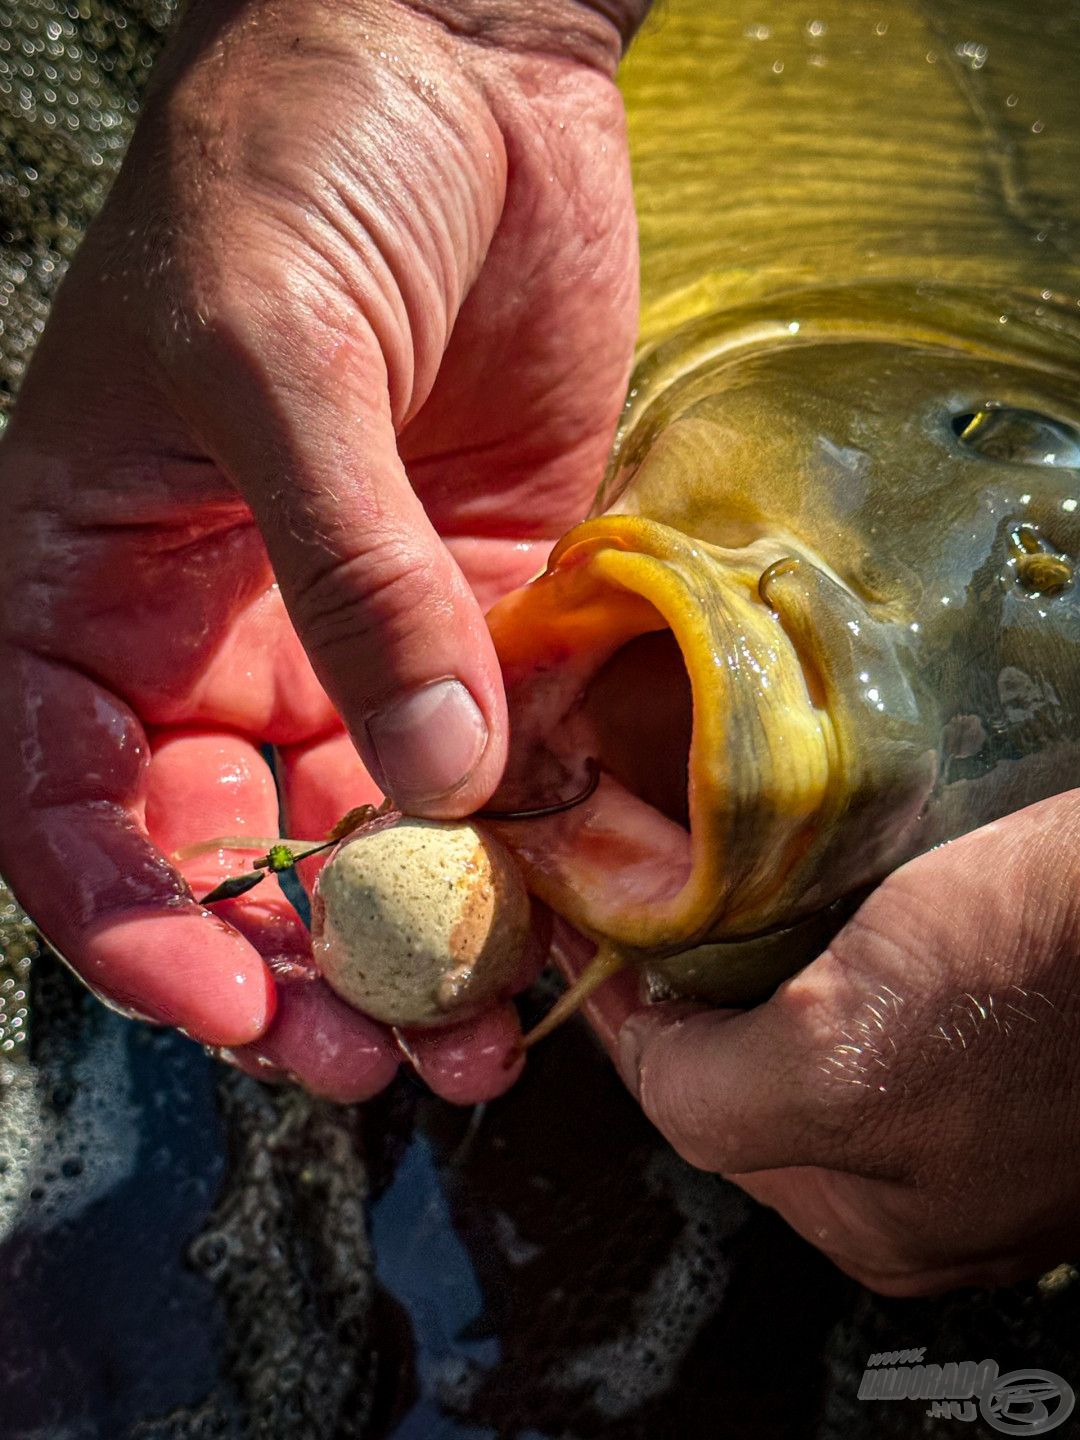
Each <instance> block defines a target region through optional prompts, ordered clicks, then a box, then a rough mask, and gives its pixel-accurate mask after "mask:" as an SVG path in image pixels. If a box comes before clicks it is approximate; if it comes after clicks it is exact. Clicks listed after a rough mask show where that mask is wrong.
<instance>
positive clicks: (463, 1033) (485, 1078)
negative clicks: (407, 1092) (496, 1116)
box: [402, 1004, 524, 1105]
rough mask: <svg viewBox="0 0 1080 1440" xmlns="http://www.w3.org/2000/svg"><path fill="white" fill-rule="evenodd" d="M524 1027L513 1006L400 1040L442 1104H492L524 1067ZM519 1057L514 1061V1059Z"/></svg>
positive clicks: (409, 1034)
mask: <svg viewBox="0 0 1080 1440" xmlns="http://www.w3.org/2000/svg"><path fill="white" fill-rule="evenodd" d="M521 1038H522V1037H521V1024H520V1022H519V1020H518V1016H517V1011H516V1010H515V1009H514V1007H513V1006H512V1005H509V1004H507V1005H502V1006H499V1007H497V1008H495V1009H493V1010H488V1011H485V1012H484V1013H483V1014H482V1015H478V1016H476V1017H475V1018H474V1019H472V1020H467V1021H463V1022H462V1023H461V1024H459V1025H453V1026H448V1027H446V1028H445V1029H440V1030H409V1031H405V1032H403V1035H402V1042H403V1046H404V1048H405V1049H406V1051H407V1053H408V1054H409V1055H410V1057H411V1059H412V1064H413V1068H414V1069H415V1070H416V1073H417V1074H418V1075H419V1076H420V1078H421V1079H422V1080H423V1081H424V1082H425V1084H427V1085H428V1086H429V1088H430V1089H431V1090H433V1091H434V1093H435V1094H436V1095H438V1096H439V1097H440V1098H441V1099H443V1100H448V1101H450V1102H451V1103H452V1104H455V1105H476V1104H479V1103H480V1102H481V1101H484V1100H494V1099H495V1098H496V1097H497V1096H499V1095H502V1094H503V1093H504V1091H506V1090H508V1089H509V1088H510V1086H511V1085H513V1083H514V1082H515V1080H517V1078H518V1076H519V1075H520V1074H521V1072H522V1070H523V1069H524V1058H523V1056H522V1051H521ZM515 1056H516V1058H515Z"/></svg>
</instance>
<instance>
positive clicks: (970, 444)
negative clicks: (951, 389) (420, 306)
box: [951, 405, 1080, 470]
mask: <svg viewBox="0 0 1080 1440" xmlns="http://www.w3.org/2000/svg"><path fill="white" fill-rule="evenodd" d="M951 424H952V430H953V434H954V435H955V436H956V438H957V440H958V441H959V442H960V444H961V445H962V446H963V448H964V449H965V450H968V451H970V452H971V453H972V454H973V455H977V456H978V457H979V458H980V459H983V460H1006V461H1008V462H1009V463H1010V464H1013V465H1049V466H1051V467H1053V468H1054V469H1062V470H1076V469H1080V430H1077V429H1076V428H1075V426H1073V425H1068V424H1066V423H1065V421H1064V420H1053V419H1051V418H1050V416H1049V415H1040V414H1039V412H1038V411H1037V410H1014V409H1011V408H1010V407H1008V406H1005V405H1000V406H999V405H987V406H985V407H984V408H983V409H981V410H969V411H967V412H965V413H964V414H961V415H954V416H952V419H951Z"/></svg>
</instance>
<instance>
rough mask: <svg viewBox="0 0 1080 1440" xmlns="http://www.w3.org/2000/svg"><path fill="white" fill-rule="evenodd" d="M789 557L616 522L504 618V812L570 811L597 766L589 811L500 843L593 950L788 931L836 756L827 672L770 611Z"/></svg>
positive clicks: (523, 829) (577, 533)
mask: <svg viewBox="0 0 1080 1440" xmlns="http://www.w3.org/2000/svg"><path fill="white" fill-rule="evenodd" d="M791 556H792V552H791V548H790V546H785V545H784V544H783V543H782V542H778V541H775V540H770V539H761V540H757V541H755V542H754V543H752V544H749V545H747V546H745V547H741V548H738V549H723V548H720V547H717V546H713V545H710V544H706V543H704V542H701V541H699V540H696V539H693V538H692V537H690V536H688V535H685V534H683V533H682V532H680V531H678V530H675V529H672V528H671V527H669V526H666V525H663V524H659V523H657V522H654V521H651V520H646V519H642V518H640V517H637V516H632V515H614V516H607V517H604V518H601V519H596V520H590V521H587V522H586V523H585V524H583V525H581V526H579V527H578V528H577V529H575V530H573V531H571V532H570V534H568V535H567V536H566V537H565V538H564V539H563V540H562V541H561V542H560V543H559V545H558V546H557V547H556V548H555V550H554V551H553V553H552V557H551V560H550V562H549V566H548V570H547V572H546V573H545V574H544V575H543V576H542V577H541V578H540V579H538V580H536V581H534V582H533V583H532V584H531V585H529V586H526V587H525V588H524V589H522V590H520V591H517V592H515V593H514V594H512V595H510V596H508V597H507V598H506V599H505V600H504V601H503V602H501V603H500V604H499V605H498V606H496V607H495V609H494V610H493V612H492V613H491V615H490V616H489V623H490V624H491V628H492V632H493V635H494V637H495V642H496V647H497V649H498V651H499V655H500V659H501V661H502V665H503V672H504V677H505V681H506V687H507V695H508V699H509V704H510V715H511V753H510V760H509V764H508V767H507V771H506V775H505V778H504V781H503V783H502V785H501V786H500V789H499V791H498V793H497V794H496V796H495V797H494V799H493V801H492V802H491V803H492V807H493V808H494V809H496V810H498V811H504V812H506V811H510V812H512V811H515V810H519V809H528V808H529V807H532V806H536V805H537V804H543V803H544V801H545V800H549V799H557V798H558V797H560V796H572V795H573V794H574V793H575V792H576V791H580V790H581V788H582V785H583V782H584V779H585V777H586V775H587V772H588V764H589V761H590V760H591V761H594V762H596V763H597V764H598V765H599V770H600V775H599V783H598V784H597V785H596V788H595V790H594V791H593V792H592V793H591V794H590V795H588V797H587V798H586V799H584V800H583V801H582V802H581V803H580V804H577V805H572V806H571V807H570V808H568V809H566V810H564V811H562V812H561V813H557V814H553V815H549V816H547V817H541V818H535V819H531V820H526V821H524V822H523V823H520V824H510V823H506V824H503V825H501V826H499V829H500V832H501V833H502V836H503V838H504V839H505V840H506V841H507V843H508V844H510V845H511V847H512V848H513V850H514V851H515V853H516V855H517V857H518V860H519V863H520V864H521V865H522V867H523V869H524V871H525V874H526V879H527V882H528V884H529V887H530V889H531V890H532V891H533V893H534V894H536V895H537V896H539V898H541V899H542V900H543V901H545V902H546V903H547V904H548V905H550V906H551V908H552V909H553V910H555V911H556V912H557V913H558V914H560V915H561V916H563V917H564V918H565V919H566V920H568V921H569V922H570V923H571V924H572V925H574V926H575V927H576V928H578V929H579V930H581V931H583V932H585V933H586V934H588V935H590V936H592V937H594V938H597V939H604V940H608V941H610V942H613V943H614V944H615V945H616V946H618V947H620V948H623V949H628V950H633V951H646V952H652V953H653V954H656V955H663V954H665V953H668V954H670V953H673V952H677V951H680V950H684V949H686V948H688V947H691V946H694V945H697V944H700V943H702V942H703V941H705V940H711V939H729V938H735V937H740V936H748V935H755V934H759V933H761V932H762V931H763V930H766V929H768V928H769V927H770V926H773V925H775V924H776V923H778V916H779V915H780V914H781V912H782V911H783V908H784V905H783V897H784V895H785V892H786V891H788V890H789V888H790V884H791V882H793V880H794V877H795V872H796V871H797V870H798V869H799V868H800V864H801V862H802V861H803V860H804V858H805V856H806V854H807V850H808V847H809V845H810V843H811V839H812V836H813V834H814V833H815V831H817V830H818V829H819V827H820V825H821V823H822V820H823V812H824V811H825V810H826V809H827V808H828V807H829V805H830V798H831V796H832V794H833V792H834V790H835V784H834V780H835V774H836V768H837V758H838V757H837V740H836V735H835V733H834V728H833V725H832V722H831V720H830V716H829V713H828V709H827V707H826V704H825V697H824V694H823V692H822V687H821V683H820V680H819V678H818V675H817V672H816V668H815V664H814V660H813V657H812V656H811V655H810V654H808V653H806V651H805V649H800V646H799V644H798V643H796V638H793V636H792V635H791V634H789V633H788V631H787V630H786V629H785V626H784V623H783V620H782V617H781V615H780V614H778V612H777V610H776V609H774V608H773V606H772V605H771V604H770V583H771V581H772V580H773V578H774V577H775V576H778V575H780V574H782V573H784V571H785V570H790V569H791V568H793V567H797V565H798V563H799V562H798V561H797V560H793V559H792V558H791ZM785 918H786V916H785Z"/></svg>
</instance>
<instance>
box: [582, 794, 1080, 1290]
mask: <svg viewBox="0 0 1080 1440" xmlns="http://www.w3.org/2000/svg"><path fill="white" fill-rule="evenodd" d="M1078 840H1080V791H1073V792H1071V793H1070V794H1066V795H1060V796H1056V797H1055V798H1053V799H1051V800H1046V801H1044V802H1042V803H1041V804H1039V805H1034V806H1032V807H1031V808H1029V809H1027V810H1024V811H1021V812H1019V813H1018V814H1015V815H1010V816H1008V817H1007V818H1005V819H1003V820H1000V821H998V822H996V823H995V824H993V825H988V826H986V827H985V828H984V829H982V830H978V831H975V832H973V833H972V834H970V835H967V836H964V837H963V838H961V839H959V840H956V841H954V842H952V843H951V844H949V845H946V846H944V847H943V848H941V849H939V850H936V851H934V852H932V853H930V854H927V855H924V856H922V857H920V858H919V859H917V860H914V861H912V862H911V863H910V864H908V865H905V866H904V867H903V868H902V869H901V870H898V871H897V872H896V873H895V874H893V875H891V876H889V877H888V879H886V880H885V881H884V882H883V883H882V884H881V886H880V887H879V888H878V889H877V890H876V891H875V892H874V893H873V894H872V895H871V896H870V897H869V898H868V899H867V900H866V902H865V903H864V904H863V906H862V907H861V909H860V910H859V911H858V913H857V914H856V915H855V917H854V918H853V919H852V920H851V921H850V922H849V923H848V924H847V926H846V927H845V928H844V929H843V930H842V931H841V933H840V934H839V935H838V936H837V937H836V939H835V940H834V941H833V943H832V944H831V945H830V946H829V948H828V950H827V951H826V952H825V953H824V954H823V955H822V956H821V957H820V958H819V959H817V960H816V961H814V963H813V964H811V965H810V966H808V967H807V968H806V969H805V970H803V971H802V972H801V973H800V974H798V975H796V976H795V977H794V978H793V979H792V980H789V981H788V982H786V983H785V984H784V985H783V986H781V987H780V989H779V990H778V991H777V992H776V994H775V995H774V996H773V997H772V998H771V999H770V1000H769V1001H767V1002H766V1003H765V1004H763V1005H760V1006H758V1007H757V1008H756V1009H754V1010H750V1011H747V1012H745V1013H734V1012H730V1011H723V1012H721V1011H705V1010H701V1009H699V1008H697V1007H694V1006H690V1005H685V1004H670V1005H668V1004H665V1005H656V1006H651V1007H648V1006H646V1007H642V1006H640V1004H639V1003H638V1002H637V999H636V994H635V993H634V992H632V991H631V988H630V987H629V986H628V985H625V984H624V985H622V986H621V988H620V986H619V985H618V984H617V983H614V982H613V983H609V985H608V986H607V987H606V988H605V989H604V990H602V991H601V992H599V994H598V995H597V997H596V998H595V999H594V1000H593V1001H592V1002H591V1005H590V1011H591V1018H592V1019H593V1021H594V1023H595V1024H596V1026H597V1028H598V1030H599V1033H600V1035H601V1037H602V1038H603V1039H604V1040H605V1042H606V1044H607V1045H608V1047H609V1049H610V1050H611V1051H612V1054H613V1056H614V1057H615V1059H616V1063H617V1064H618V1065H619V1068H620V1070H621V1072H622V1075H623V1078H624V1080H625V1081H626V1083H627V1084H628V1085H629V1086H630V1087H631V1089H632V1090H633V1091H634V1093H636V1094H637V1095H638V1096H639V1098H640V1101H641V1104H642V1106H643V1107H644V1110H645V1113H646V1114H647V1115H648V1116H649V1118H650V1119H651V1120H652V1121H653V1123H654V1124H655V1125H657V1126H658V1128H659V1129H660V1130H661V1131H662V1132H663V1134H664V1135H665V1136H666V1137H667V1138H668V1140H670V1142H671V1143H672V1145H673V1146H674V1147H675V1148H676V1149H677V1150H678V1151H679V1153H680V1154H682V1155H683V1156H684V1157H685V1158H686V1159H687V1160H689V1161H690V1162H691V1163H692V1164H694V1165H698V1166H700V1167H701V1168H703V1169H707V1170H715V1171H720V1172H722V1173H724V1174H725V1175H727V1176H728V1177H730V1178H731V1179H733V1180H734V1181H735V1182H736V1183H737V1184H739V1185H740V1186H742V1187H743V1189H745V1190H747V1191H749V1192H750V1194H751V1195H753V1196H755V1197H756V1198H757V1199H759V1200H762V1201H764V1202H765V1203H766V1204H768V1205H771V1206H774V1207H775V1208H776V1209H777V1210H779V1211H780V1213H781V1214H782V1215H783V1216H784V1217H785V1219H787V1221H788V1222H789V1223H790V1224H791V1225H792V1226H793V1227H794V1228H795V1229H796V1230H797V1231H799V1233H800V1234H801V1235H803V1236H805V1238H806V1239H808V1240H810V1241H811V1242H812V1243H813V1244H814V1245H816V1246H818V1247H819V1248H820V1249H822V1250H824V1251H825V1252H826V1254H828V1255H829V1256H831V1258H832V1259H833V1260H834V1261H835V1262H836V1264H837V1265H839V1266H840V1268H841V1269H843V1270H845V1271H846V1272H847V1273H848V1274H850V1275H853V1276H854V1277H855V1278H856V1279H858V1280H860V1281H861V1282H862V1283H864V1284H866V1285H868V1286H870V1287H871V1288H872V1289H875V1290H879V1291H881V1292H883V1293H885V1294H890V1295H918V1294H925V1293H932V1292H934V1291H936V1290H941V1289H945V1288H951V1287H953V1286H959V1285H968V1284H997V1283H1010V1282H1013V1281H1016V1280H1019V1279H1021V1278H1024V1277H1026V1276H1030V1275H1032V1274H1034V1273H1037V1272H1038V1271H1039V1269H1040V1268H1042V1269H1045V1268H1047V1267H1048V1266H1050V1265H1054V1264H1057V1263H1059V1262H1060V1261H1062V1260H1063V1259H1067V1258H1069V1257H1070V1256H1071V1255H1072V1254H1073V1253H1074V1252H1075V1249H1076V1245H1077V1241H1078V1238H1080V1224H1078V1221H1077V1215H1078V1214H1080V1163H1078V1162H1077V1158H1076V1149H1075V1144H1074V1137H1075V1134H1076V1122H1077V1115H1078V1111H1080V1049H1078V1047H1077V1044H1076V1021H1077V1014H1078V1011H1080V982H1078V974H1077V957H1078V956H1080V887H1078V886H1077V883H1076V858H1075V857H1076V852H1077V844H1078Z"/></svg>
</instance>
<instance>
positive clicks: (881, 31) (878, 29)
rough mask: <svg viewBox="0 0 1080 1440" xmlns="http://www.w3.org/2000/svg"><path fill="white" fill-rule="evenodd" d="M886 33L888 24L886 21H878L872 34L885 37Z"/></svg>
mask: <svg viewBox="0 0 1080 1440" xmlns="http://www.w3.org/2000/svg"><path fill="white" fill-rule="evenodd" d="M888 33H889V22H888V21H887V20H879V21H878V22H877V24H876V25H875V26H874V34H875V35H887V34H888Z"/></svg>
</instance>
